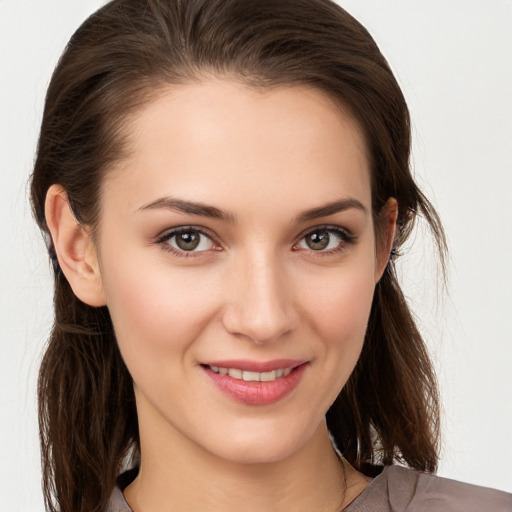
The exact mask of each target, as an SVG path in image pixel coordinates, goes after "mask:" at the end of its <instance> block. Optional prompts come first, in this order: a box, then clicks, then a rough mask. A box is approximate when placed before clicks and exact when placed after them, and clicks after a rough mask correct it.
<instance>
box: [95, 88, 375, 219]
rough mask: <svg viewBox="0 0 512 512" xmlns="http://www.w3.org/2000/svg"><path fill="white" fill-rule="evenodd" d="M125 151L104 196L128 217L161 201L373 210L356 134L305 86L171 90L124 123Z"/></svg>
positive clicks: (355, 127)
mask: <svg viewBox="0 0 512 512" xmlns="http://www.w3.org/2000/svg"><path fill="white" fill-rule="evenodd" d="M127 150H128V157H127V158H126V159H125V160H123V162H121V165H119V166H118V167H117V168H116V170H114V171H113V172H111V173H110V175H109V179H108V180H106V183H105V187H104V189H105V190H104V192H105V196H107V197H108V196H109V195H112V194H117V195H121V193H124V194H122V195H123V198H122V199H123V201H124V203H123V204H124V206H125V207H127V208H130V209H132V210H134V209H136V208H138V207H140V206H141V205H142V204H145V203H147V202H149V201H151V200H154V199H155V198H156V197H158V196H163V195H166V194H167V195H172V196H179V197H184V198H186V199H191V200H199V201H204V202H209V203H213V204H215V203H216V202H217V201H219V202H221V203H223V204H222V205H221V206H222V207H224V208H229V207H231V206H232V207H233V208H237V207H243V206H246V202H247V201H248V200H251V201H252V200H255V199H257V198H259V197H261V198H262V199H264V200H265V203H266V204H267V205H271V204H276V205H277V204H280V203H281V202H283V201H285V200H286V201H288V202H290V201H291V202H292V203H293V201H294V200H295V201H296V202H297V206H298V207H300V208H307V207H310V206H311V207H314V206H315V204H316V203H318V202H325V201H326V200H336V199H339V198H340V197H343V196H347V195H350V196H357V198H358V199H359V200H360V201H362V202H366V203H367V204H368V206H369V205H370V178H369V167H368V158H367V154H366V148H365V143H364V139H363V136H362V134H361V131H360V129H359V127H358V125H357V124H356V122H355V121H353V120H352V119H351V117H350V116H348V115H347V113H345V112H344V111H343V109H342V108H341V107H340V106H339V105H337V104H336V103H335V102H334V101H333V100H332V99H331V98H330V97H329V96H327V94H325V93H323V92H321V91H319V90H317V89H314V88H310V87H305V86H293V87H292V86H288V87H277V88H272V89H265V90H264V89H261V88H258V89H256V88H254V87H250V86H246V85H243V84H240V83H236V82H233V81H229V80H215V81H214V80H212V81H206V82H202V83H194V84H189V85H180V86H169V88H168V89H165V90H164V91H163V92H161V93H160V94H159V95H158V96H157V97H156V98H155V99H153V100H152V101H151V102H149V103H148V104H146V105H145V106H144V107H143V108H142V109H140V110H139V111H138V112H137V113H136V114H134V115H133V116H132V117H131V118H130V119H129V120H128V126H127ZM116 191H117V192H116ZM286 201H285V202H286ZM299 203H300V204H299Z"/></svg>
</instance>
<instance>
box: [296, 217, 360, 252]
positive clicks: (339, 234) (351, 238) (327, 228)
mask: <svg viewBox="0 0 512 512" xmlns="http://www.w3.org/2000/svg"><path fill="white" fill-rule="evenodd" d="M318 232H327V233H329V235H333V234H334V236H335V237H336V238H338V240H339V243H338V245H337V246H336V247H334V248H333V249H329V250H316V251H315V250H314V249H311V248H309V249H302V248H299V247H298V245H299V244H300V243H301V242H302V241H303V240H305V239H306V237H307V236H310V235H313V234H314V233H318ZM356 241H357V237H356V236H355V235H353V234H352V233H351V232H350V231H348V230H347V229H344V228H341V227H339V226H331V225H323V226H315V227H314V228H312V229H308V230H307V231H305V232H304V233H302V234H301V235H300V239H299V241H298V242H297V243H296V244H295V245H294V246H293V249H294V250H296V251H303V250H304V251H308V252H309V253H310V254H311V255H312V256H314V257H322V256H329V255H331V254H336V253H339V252H341V251H343V250H346V249H347V246H349V245H354V244H355V243H356Z"/></svg>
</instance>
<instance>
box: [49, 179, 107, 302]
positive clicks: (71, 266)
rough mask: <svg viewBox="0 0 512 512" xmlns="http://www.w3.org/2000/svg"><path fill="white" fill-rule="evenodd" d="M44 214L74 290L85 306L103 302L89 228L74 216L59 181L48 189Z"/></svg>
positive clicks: (61, 266) (64, 269)
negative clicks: (58, 183)
mask: <svg viewBox="0 0 512 512" xmlns="http://www.w3.org/2000/svg"><path fill="white" fill-rule="evenodd" d="M45 217H46V224H47V225H48V229H49V230H50V234H51V237H52V240H53V245H54V247H55V252H56V253H57V259H58V261H59V266H60V268H61V270H62V272H63V273H64V275H65V276H66V279H67V280H68V282H69V284H70V286H71V288H72V290H73V292H74V294H75V295H76V296H77V297H78V298H79V299H80V300H81V301H82V302H85V303H86V304H89V306H95V307H99V306H104V305H105V304H106V301H105V294H104V291H103V284H102V281H101V275H100V270H99V265H98V256H97V252H96V247H95V246H94V243H93V240H92V238H91V234H90V232H89V230H88V229H86V227H84V226H83V225H81V224H80V223H79V222H78V221H77V220H76V218H75V216H74V214H73V212H72V211H71V207H70V206H69V201H68V196H67V193H66V191H65V190H64V189H63V188H62V187H61V186H60V185H52V186H51V187H50V188H49V189H48V192H47V194H46V201H45Z"/></svg>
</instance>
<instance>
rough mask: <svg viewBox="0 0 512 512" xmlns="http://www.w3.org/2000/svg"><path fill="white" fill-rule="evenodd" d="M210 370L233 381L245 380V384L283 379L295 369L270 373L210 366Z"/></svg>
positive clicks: (284, 369) (281, 369)
mask: <svg viewBox="0 0 512 512" xmlns="http://www.w3.org/2000/svg"><path fill="white" fill-rule="evenodd" d="M207 368H209V369H210V370H211V371H212V372H213V373H218V374H219V375H228V376H229V377H231V378H232V379H237V380H244V381H245V382H272V381H274V380H276V379H281V378H282V377H286V376H288V375H290V373H292V370H293V368H290V367H288V368H279V369H277V370H272V371H270V372H251V371H248V370H242V369H241V368H224V367H222V366H210V365H208V366H207Z"/></svg>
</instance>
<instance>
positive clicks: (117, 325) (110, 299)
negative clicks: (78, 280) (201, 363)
mask: <svg viewBox="0 0 512 512" xmlns="http://www.w3.org/2000/svg"><path fill="white" fill-rule="evenodd" d="M134 259H135V260H138V263H137V264H136V265H135V264H134V265H131V264H130V262H129V261H125V262H116V264H115V265H108V262H105V264H104V267H105V271H104V275H105V276H106V280H104V287H105V293H106V296H107V306H108V309H109V312H110V315H111V318H112V322H113V325H114V330H115V333H116V338H117V341H118V344H119V348H120V350H121V353H122V355H123V358H124V360H125V362H126V364H127V366H128V369H129V370H130V373H131V374H132V376H133V378H134V380H135V381H137V377H138V376H140V375H141V374H146V373H148V372H151V371H155V370H156V369H158V368H160V367H162V365H163V364H164V361H165V360H166V359H165V356H166V355H171V356H172V358H173V359H174V360H176V361H182V360H183V359H184V358H185V357H186V355H187V352H186V350H187V348H188V347H189V346H190V345H191V344H192V343H193V341H194V339H195V338H196V337H197V336H198V335H199V333H200V331H201V329H202V328H203V326H204V323H205V322H206V321H207V320H208V318H210V317H211V315H213V314H214V303H213V299H212V296H211V294H210V293H209V292H208V290H209V289H210V287H208V286H204V287H203V286H201V287H197V286H192V283H191V279H190V276H187V275H186V273H183V272H179V271H176V270H175V269H174V271H172V269H170V268H168V267H165V266H163V265H161V264H151V263H150V264H147V265H141V262H142V261H144V260H143V258H136V257H135V258H134ZM132 263H135V262H132ZM164 267H165V268H164ZM134 268H136V269H137V271H136V272H134V271H133V269H134ZM165 371H170V370H167V369H166V370H165Z"/></svg>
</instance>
